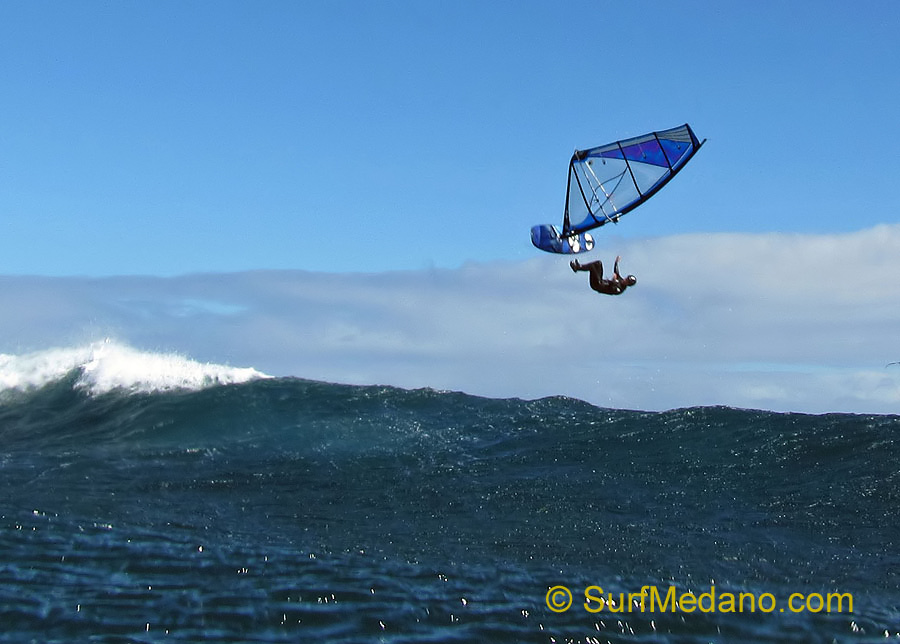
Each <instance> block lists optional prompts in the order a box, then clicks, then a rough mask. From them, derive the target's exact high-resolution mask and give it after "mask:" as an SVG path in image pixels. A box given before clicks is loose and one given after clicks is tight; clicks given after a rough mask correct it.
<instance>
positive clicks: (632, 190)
mask: <svg viewBox="0 0 900 644" xmlns="http://www.w3.org/2000/svg"><path fill="white" fill-rule="evenodd" d="M703 143H705V140H704V141H702V142H701V141H698V140H697V137H696V136H695V135H694V131H693V130H691V126H690V125H688V124H687V123H685V124H684V125H682V126H680V127H675V128H672V129H670V130H663V131H661V132H651V133H649V134H645V135H643V136H637V137H634V138H631V139H624V140H622V141H615V142H613V143H609V144H607V145H601V146H599V147H596V148H590V149H587V150H576V151H575V154H573V155H572V160H571V161H570V162H569V181H568V189H567V194H566V209H565V212H564V215H563V223H562V230H561V231H560V230H558V229H557V228H556V226H550V225H546V224H545V225H542V226H534V227H533V228H532V229H531V240H532V242H533V243H534V245H535V246H537V247H538V248H540V249H541V250H545V251H548V252H552V253H578V252H583V251H585V250H590V248H592V247H593V239H592V238H591V237H590V235H587V234H586V233H587V231H589V230H592V229H594V228H599V227H600V226H603V225H605V224H607V223H609V222H613V223H616V222H618V220H619V218H620V217H621V216H622V215H624V214H626V213H628V212H631V211H632V210H634V209H635V208H637V207H638V206H640V205H641V204H642V203H644V202H645V201H647V200H648V199H649V198H650V197H652V196H653V195H655V194H656V193H657V192H658V191H659V190H660V188H662V187H663V186H664V185H666V184H667V183H668V182H669V181H670V180H671V179H672V177H674V176H675V175H676V174H677V173H678V171H679V170H681V168H683V167H684V165H685V164H686V163H687V162H688V161H690V159H691V157H693V156H694V153H696V152H697V150H699V149H700V146H701V145H703Z"/></svg>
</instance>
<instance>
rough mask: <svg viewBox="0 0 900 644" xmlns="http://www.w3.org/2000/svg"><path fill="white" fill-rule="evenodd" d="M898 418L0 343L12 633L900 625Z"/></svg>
mask: <svg viewBox="0 0 900 644" xmlns="http://www.w3.org/2000/svg"><path fill="white" fill-rule="evenodd" d="M898 439H900V417H898V416H887V415H871V416H867V415H841V414H829V415H801V414H785V413H774V412H766V411H754V410H742V409H731V408H724V407H705V408H689V409H675V410H671V411H665V412H641V411H629V410H616V409H604V408H599V407H596V406H592V405H590V404H587V403H585V402H581V401H578V400H574V399H570V398H563V397H555V398H554V397H551V398H544V399H540V400H520V399H503V400H498V399H487V398H479V397H475V396H470V395H466V394H463V393H458V392H447V391H435V390H431V389H417V390H403V389H398V388H393V387H389V386H349V385H337V384H328V383H323V382H316V381H312V380H305V379H302V378H270V377H266V376H265V375H264V374H261V373H259V372H256V371H254V370H252V369H236V368H231V367H228V366H224V365H209V364H201V363H196V362H193V361H191V360H189V359H186V358H182V357H179V356H173V355H165V354H154V353H143V352H139V351H136V350H133V349H129V348H127V347H123V346H120V345H116V344H115V343H106V344H97V345H91V346H86V347H81V348H74V349H52V350H46V351H43V352H39V353H34V354H28V355H20V356H11V355H3V356H0V626H2V628H0V641H4V642H7V641H8V642H30V641H34V642H88V641H90V642H198V641H206V642H339V643H344V642H389V643H411V642H535V643H553V642H559V643H563V642H570V643H576V642H577V643H594V642H698V643H699V642H751V641H752V642H832V641H838V642H844V641H853V642H856V641H883V640H884V639H885V638H886V637H889V638H898V637H900V519H898V506H900V459H898V457H900V450H898Z"/></svg>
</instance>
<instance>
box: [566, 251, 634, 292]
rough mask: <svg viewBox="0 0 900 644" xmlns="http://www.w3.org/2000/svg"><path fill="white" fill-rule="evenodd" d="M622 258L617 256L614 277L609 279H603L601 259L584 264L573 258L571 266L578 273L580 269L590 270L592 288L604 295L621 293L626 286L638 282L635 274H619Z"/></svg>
mask: <svg viewBox="0 0 900 644" xmlns="http://www.w3.org/2000/svg"><path fill="white" fill-rule="evenodd" d="M620 259H622V258H621V257H616V263H615V265H614V266H613V276H612V279H608V280H605V279H603V263H602V262H600V261H599V260H598V261H596V262H591V263H590V264H584V265H583V266H582V265H581V264H579V263H578V260H577V259H573V260H572V261H571V263H570V264H569V266H571V267H572V270H573V271H575V272H576V273H577V272H578V271H589V272H590V274H591V288H592V289H594V290H595V291H597V292H598V293H603V294H604V295H621V294H622V293H623V292H624V291H625V289H626V288H628V287H629V286H634V285H635V284H637V278H636V277H635V276H634V275H629V276H628V277H622V276H621V275H619V260H620Z"/></svg>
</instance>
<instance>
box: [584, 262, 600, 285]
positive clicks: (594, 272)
mask: <svg viewBox="0 0 900 644" xmlns="http://www.w3.org/2000/svg"><path fill="white" fill-rule="evenodd" d="M584 269H585V270H588V271H590V272H591V277H590V280H591V288H592V289H594V290H595V291H599V290H600V288H601V284H603V263H602V262H600V260H597V261H596V262H591V263H590V264H586V265H585V266H584Z"/></svg>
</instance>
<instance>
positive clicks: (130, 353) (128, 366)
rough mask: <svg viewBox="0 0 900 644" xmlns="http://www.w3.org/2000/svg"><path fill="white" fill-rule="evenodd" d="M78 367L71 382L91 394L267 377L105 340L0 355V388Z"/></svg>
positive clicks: (42, 380) (42, 381)
mask: <svg viewBox="0 0 900 644" xmlns="http://www.w3.org/2000/svg"><path fill="white" fill-rule="evenodd" d="M75 370H78V371H79V372H80V373H79V375H78V379H77V381H76V382H75V386H76V387H79V388H82V389H85V390H87V391H89V392H90V393H92V394H104V393H108V392H110V391H114V390H125V391H128V392H134V393H152V392H159V391H171V390H176V389H186V390H199V389H204V388H206V387H212V386H216V385H227V384H237V383H242V382H248V381H250V380H256V379H258V378H268V377H269V376H267V375H266V374H264V373H262V372H260V371H257V370H256V369H252V368H238V367H229V366H226V365H220V364H211V363H202V362H197V361H196V360H191V359H189V358H185V357H183V356H180V355H177V354H174V353H150V352H145V351H139V350H137V349H134V348H132V347H129V346H127V345H123V344H119V343H117V342H111V341H109V340H106V341H104V342H95V343H92V344H89V345H86V346H82V347H75V348H64V349H46V350H44V351H38V352H35V353H29V354H24V355H18V356H17V355H7V354H0V390H6V389H19V390H27V389H31V388H35V387H42V386H44V385H47V384H50V383H53V382H57V381H59V380H61V379H62V378H65V377H66V376H67V375H68V374H70V373H72V372H73V371H75Z"/></svg>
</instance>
